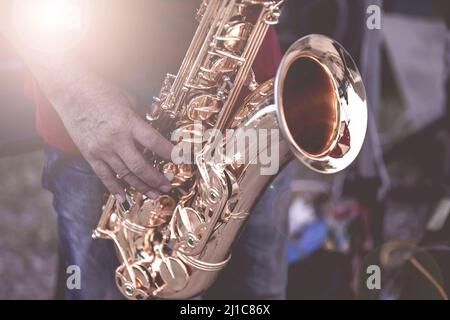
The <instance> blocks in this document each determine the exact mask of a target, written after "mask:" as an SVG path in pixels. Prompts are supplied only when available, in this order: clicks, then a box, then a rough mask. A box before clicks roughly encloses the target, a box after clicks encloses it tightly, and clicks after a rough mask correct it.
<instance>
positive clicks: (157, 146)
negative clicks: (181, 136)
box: [133, 119, 173, 160]
mask: <svg viewBox="0 0 450 320" xmlns="http://www.w3.org/2000/svg"><path fill="white" fill-rule="evenodd" d="M133 136H134V138H135V139H136V141H137V142H138V143H139V144H140V145H142V146H143V147H145V148H147V149H148V150H150V151H153V152H155V153H156V154H157V155H159V156H160V157H162V158H163V159H166V160H170V158H171V155H172V149H173V145H172V144H171V143H170V141H169V140H167V139H166V138H164V137H163V136H162V135H161V134H160V133H159V132H158V131H157V130H155V129H153V128H152V127H151V126H150V125H149V124H147V123H146V122H145V121H144V120H141V119H139V121H136V125H135V126H134V127H133Z"/></svg>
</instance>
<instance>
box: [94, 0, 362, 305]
mask: <svg viewBox="0 0 450 320" xmlns="http://www.w3.org/2000/svg"><path fill="white" fill-rule="evenodd" d="M283 3H284V0H203V1H202V3H201V6H200V8H199V10H198V13H197V15H198V16H197V19H198V21H199V26H198V28H197V30H196V32H195V35H194V38H193V40H192V42H191V45H190V47H189V49H188V52H187V54H186V56H185V58H184V60H183V62H182V64H181V67H180V68H179V70H178V74H177V75H170V74H168V75H167V76H166V78H165V80H164V83H163V86H162V89H161V91H160V94H159V97H157V98H154V103H153V106H152V108H151V110H150V111H149V113H148V114H147V116H146V118H147V121H148V122H149V123H150V124H151V125H152V126H153V127H154V128H156V129H157V130H159V132H161V133H162V134H164V135H165V136H166V137H168V138H169V137H171V135H172V137H173V134H174V133H178V134H181V135H178V136H182V137H184V139H183V141H181V143H186V142H187V140H190V138H191V140H195V138H196V137H201V136H202V134H203V133H204V132H205V130H207V129H211V128H213V129H215V130H217V131H218V132H224V131H225V130H229V129H234V130H238V129H239V130H247V129H258V130H260V129H267V130H279V129H281V133H282V134H281V135H280V136H278V138H277V139H272V140H271V141H270V143H268V144H267V145H266V146H265V147H266V149H267V148H270V147H276V150H277V152H279V162H280V166H282V165H283V164H285V163H287V161H289V160H290V159H291V158H292V156H293V155H294V156H295V157H297V158H298V159H299V160H300V161H302V162H303V163H304V164H305V165H306V166H307V167H309V168H310V169H312V170H315V171H317V172H321V173H334V172H337V171H339V170H342V169H344V168H345V167H347V166H348V165H349V164H350V163H351V162H353V160H354V159H355V158H356V156H357V154H358V152H359V150H360V149H361V146H362V144H363V141H364V136H365V131H366V124H367V108H366V95H365V89H364V85H363V82H362V79H361V76H360V74H359V72H358V69H357V67H356V65H355V63H354V62H353V60H352V59H351V57H350V56H349V54H348V53H347V52H346V51H345V49H343V48H342V46H341V45H339V44H338V43H336V42H335V41H333V40H331V39H329V38H327V37H325V36H322V35H309V36H306V37H304V38H302V39H300V40H298V41H297V42H296V43H294V44H293V45H292V46H291V48H290V49H289V50H288V51H287V53H286V54H285V55H284V57H283V59H282V62H281V64H280V66H279V69H278V72H277V75H276V77H275V79H271V80H269V81H267V82H264V83H261V84H258V83H256V81H255V79H254V74H253V71H252V64H253V61H254V59H255V57H256V54H257V53H258V50H259V48H260V46H261V43H262V42H263V39H264V37H265V35H266V32H267V30H268V28H269V27H270V26H272V25H275V24H277V22H278V20H279V17H280V12H281V8H282V6H283ZM242 96H245V99H243V100H242ZM199 122H200V123H201V124H200V125H198V123H199ZM186 137H187V138H186ZM216 140H217V139H216ZM188 142H189V141H188ZM227 143H230V140H229V139H222V140H220V139H219V144H222V145H225V144H227ZM201 146H202V147H201V148H200V149H198V150H196V151H195V152H194V161H193V163H174V162H175V161H173V162H167V161H162V160H161V159H159V158H157V157H156V156H155V155H154V154H149V153H148V152H146V151H145V150H144V152H145V153H146V154H147V156H148V157H149V159H151V161H152V163H153V165H154V166H155V167H157V168H158V169H160V170H161V171H162V172H164V174H166V176H167V177H170V179H171V183H172V186H173V190H172V191H171V192H170V193H167V194H163V195H160V196H159V197H158V198H157V199H155V200H152V199H149V198H147V197H146V196H145V195H143V194H141V193H139V192H137V191H135V190H134V189H132V188H130V187H128V188H127V189H126V194H127V197H126V201H125V203H119V202H118V201H117V200H116V199H115V198H114V196H112V195H109V198H108V200H107V201H106V203H105V205H104V207H103V212H102V215H101V217H100V221H99V223H98V226H97V228H96V229H95V231H94V233H93V238H94V239H96V238H102V239H110V240H112V241H113V242H114V244H115V247H116V250H117V255H118V257H119V259H120V261H121V264H120V266H119V267H118V268H117V269H116V272H115V281H116V284H117V287H118V288H119V290H120V291H121V292H122V294H123V295H124V296H125V297H127V298H129V299H137V300H141V299H148V298H164V299H185V298H190V297H194V296H197V295H199V294H201V293H202V292H203V291H205V290H206V289H207V288H208V287H209V286H210V285H211V284H212V283H213V282H214V280H215V278H216V277H217V275H218V273H219V271H220V270H222V269H223V268H224V267H225V266H226V265H227V263H228V261H229V260H230V258H231V254H230V248H231V245H232V243H233V241H234V239H235V238H236V237H237V235H238V233H239V231H240V230H241V229H242V226H243V224H244V222H245V221H246V219H247V218H248V217H249V214H250V211H251V209H252V206H253V204H254V203H255V202H256V200H257V198H258V196H259V194H260V193H261V192H262V191H263V190H264V188H265V186H266V185H267V184H268V183H269V181H270V180H271V178H272V177H273V176H270V175H261V174H260V169H261V166H262V165H261V164H258V163H240V162H239V161H237V158H238V155H236V157H234V156H233V157H229V156H228V157H227V156H225V155H223V154H220V152H217V153H218V154H219V155H218V157H212V158H211V157H208V156H207V154H211V149H213V146H217V141H212V139H206V140H205V141H202V144H201ZM249 148H250V146H246V147H245V150H244V152H249V150H248V149H249ZM258 152H259V151H258ZM224 158H226V159H224ZM217 159H219V160H224V161H217Z"/></svg>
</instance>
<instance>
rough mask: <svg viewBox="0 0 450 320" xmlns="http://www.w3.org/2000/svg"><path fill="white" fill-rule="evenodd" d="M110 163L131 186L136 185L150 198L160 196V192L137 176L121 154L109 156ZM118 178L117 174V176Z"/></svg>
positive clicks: (135, 186)
mask: <svg viewBox="0 0 450 320" xmlns="http://www.w3.org/2000/svg"><path fill="white" fill-rule="evenodd" d="M107 161H108V165H109V166H110V167H111V168H112V169H113V171H114V172H116V173H117V175H118V176H120V177H123V178H121V179H122V180H124V181H125V182H126V183H128V184H129V185H130V186H132V187H134V188H135V189H136V190H137V191H139V192H140V193H143V194H145V195H146V196H147V197H149V198H150V199H156V198H157V197H158V196H159V192H157V191H155V190H154V189H153V188H151V187H149V186H148V185H146V184H145V183H144V182H143V181H142V180H141V179H139V178H138V177H136V175H134V174H133V173H132V172H131V171H130V169H128V168H127V166H126V165H125V163H124V162H123V161H122V159H120V157H119V156H116V155H114V156H112V157H109V158H108V160H107ZM116 178H117V176H116Z"/></svg>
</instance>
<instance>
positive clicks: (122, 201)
mask: <svg viewBox="0 0 450 320" xmlns="http://www.w3.org/2000/svg"><path fill="white" fill-rule="evenodd" d="M114 197H115V198H116V200H117V201H119V203H121V204H122V203H124V202H125V198H124V197H123V196H122V195H121V194H116V195H114Z"/></svg>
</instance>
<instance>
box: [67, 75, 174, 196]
mask: <svg viewBox="0 0 450 320" xmlns="http://www.w3.org/2000/svg"><path fill="white" fill-rule="evenodd" d="M97 80H98V79H97ZM97 80H95V81H91V80H89V79H88V78H87V79H85V81H87V82H86V83H84V84H83V87H84V89H83V93H82V94H81V95H76V96H73V97H72V98H71V99H70V101H67V102H66V103H69V105H67V106H65V107H64V106H59V107H58V110H59V114H60V115H61V118H62V120H63V122H64V125H65V127H66V129H67V131H68V132H69V134H70V136H71V137H72V139H73V141H74V142H75V144H76V145H77V147H78V148H79V150H80V152H81V153H82V154H83V156H84V157H85V158H86V160H87V161H88V162H89V163H90V164H91V166H92V169H93V170H94V171H95V173H96V174H97V175H98V177H99V178H100V179H101V180H102V182H103V183H104V185H105V186H106V187H107V188H108V190H109V191H110V192H111V193H112V194H114V195H116V198H117V199H118V200H119V201H123V200H124V192H123V186H121V181H120V180H124V181H126V182H127V183H128V184H129V185H131V186H133V187H134V188H136V189H137V190H138V191H139V192H142V193H145V194H147V195H148V196H149V197H150V198H155V197H156V196H157V194H158V193H159V192H160V191H162V192H168V191H169V190H170V183H169V181H168V180H167V179H166V178H165V176H164V175H163V174H161V173H160V172H159V171H157V170H156V169H154V168H153V167H152V166H151V165H150V164H149V163H148V162H147V161H146V160H145V158H144V157H143V155H142V154H141V152H139V151H138V148H137V145H140V146H143V147H145V148H147V149H148V150H151V151H154V152H155V153H157V154H158V155H159V156H161V157H162V158H164V159H168V160H169V159H170V156H171V151H172V147H173V146H172V144H171V143H170V142H169V141H167V140H166V139H165V138H164V137H162V136H161V135H160V134H159V133H158V132H157V131H156V130H155V129H153V128H152V127H151V126H150V125H148V124H147V123H146V122H145V121H144V120H143V119H141V117H139V116H138V115H137V114H136V113H135V112H134V111H133V109H132V106H131V102H130V99H129V98H128V96H127V95H125V94H123V93H122V92H121V91H120V90H118V89H117V88H115V87H113V86H111V85H109V84H107V83H104V82H102V81H97ZM116 175H118V176H116Z"/></svg>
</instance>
